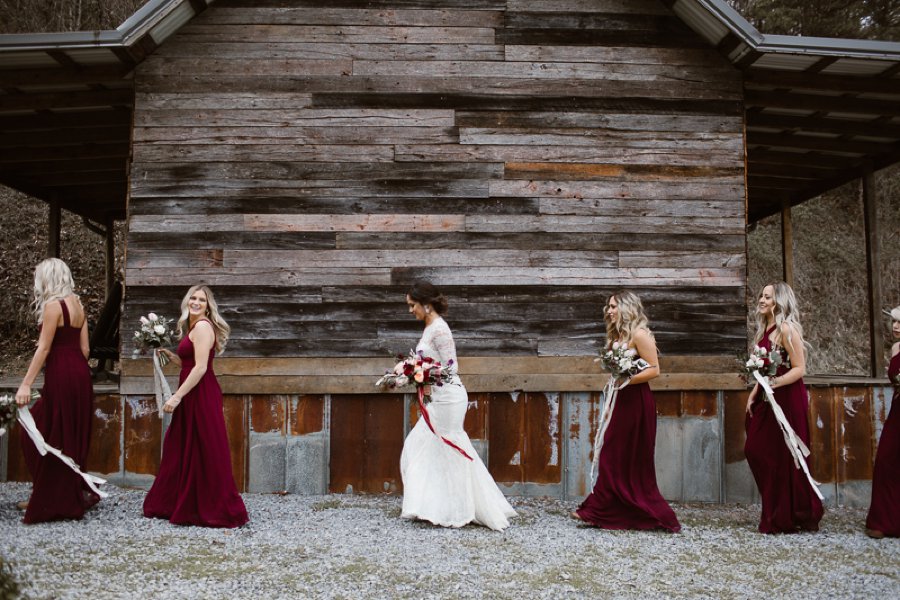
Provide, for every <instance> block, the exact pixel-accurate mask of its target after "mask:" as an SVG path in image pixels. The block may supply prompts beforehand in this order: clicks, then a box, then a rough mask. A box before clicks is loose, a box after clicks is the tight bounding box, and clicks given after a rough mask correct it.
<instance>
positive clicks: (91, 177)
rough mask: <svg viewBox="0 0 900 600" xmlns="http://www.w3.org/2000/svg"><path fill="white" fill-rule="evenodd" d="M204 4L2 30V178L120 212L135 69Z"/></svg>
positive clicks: (161, 4) (78, 207)
mask: <svg viewBox="0 0 900 600" xmlns="http://www.w3.org/2000/svg"><path fill="white" fill-rule="evenodd" d="M211 3H212V0H209V1H208V2H207V1H205V0H151V1H150V2H148V3H147V4H145V5H144V6H143V7H142V8H141V9H140V10H138V11H137V12H136V13H134V15H132V16H131V18H129V19H128V20H127V21H125V22H124V23H123V24H122V25H121V26H119V28H118V29H115V30H112V31H93V32H76V33H43V34H7V35H0V183H3V184H4V185H7V186H9V187H12V188H15V189H18V190H21V191H23V192H25V193H27V194H30V195H32V196H35V197H37V198H40V199H42V200H46V201H48V202H51V201H58V202H59V203H60V205H61V206H62V207H63V208H65V209H67V210H70V211H72V212H74V213H76V214H79V215H81V216H84V217H87V218H89V219H92V220H95V221H98V222H106V221H107V220H109V219H124V218H125V204H126V197H127V189H128V170H129V169H128V165H129V160H130V157H131V129H132V120H133V118H132V117H133V112H134V84H133V78H132V74H133V71H134V67H135V66H136V65H137V64H139V63H140V62H141V61H142V60H143V59H144V58H145V57H146V56H147V55H148V54H150V53H151V52H153V51H154V50H155V49H156V48H157V47H159V45H160V44H162V43H163V42H164V41H165V40H166V38H168V37H169V36H170V35H171V34H172V33H174V32H175V31H177V30H178V28H179V27H181V26H182V25H183V24H185V23H187V22H188V21H190V20H191V19H192V18H193V17H194V15H196V14H197V13H199V12H200V11H202V10H204V9H205V8H206V6H207V4H211Z"/></svg>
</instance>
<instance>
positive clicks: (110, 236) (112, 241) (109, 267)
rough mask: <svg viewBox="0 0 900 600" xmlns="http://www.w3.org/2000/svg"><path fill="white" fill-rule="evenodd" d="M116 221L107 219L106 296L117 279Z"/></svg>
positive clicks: (110, 218)
mask: <svg viewBox="0 0 900 600" xmlns="http://www.w3.org/2000/svg"><path fill="white" fill-rule="evenodd" d="M115 268H116V222H115V221H113V219H112V217H107V219H106V297H107V298H109V294H110V292H111V291H112V288H113V284H114V283H115V281H116V273H115Z"/></svg>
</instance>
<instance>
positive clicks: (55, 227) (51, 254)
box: [47, 199, 62, 258]
mask: <svg viewBox="0 0 900 600" xmlns="http://www.w3.org/2000/svg"><path fill="white" fill-rule="evenodd" d="M47 228H48V231H47V240H48V242H47V258H59V232H60V230H61V229H62V205H61V204H60V203H59V200H55V199H54V200H51V201H50V219H49V220H48V224H47Z"/></svg>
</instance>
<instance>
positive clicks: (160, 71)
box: [141, 56, 354, 80]
mask: <svg viewBox="0 0 900 600" xmlns="http://www.w3.org/2000/svg"><path fill="white" fill-rule="evenodd" d="M353 62H354V61H352V60H349V59H339V60H311V59H297V58H294V57H289V58H277V59H276V58H273V57H269V58H268V59H260V60H254V59H238V58H232V59H219V58H218V57H215V56H207V57H203V58H183V57H180V56H179V57H163V56H154V57H151V58H150V59H148V60H147V61H146V62H144V63H143V64H142V65H141V69H142V74H143V76H144V77H168V76H176V77H178V76H183V75H184V74H185V73H191V77H192V78H194V79H197V78H199V79H203V80H210V79H215V78H217V77H219V76H230V77H240V78H268V77H282V76H291V75H302V76H305V77H309V76H322V75H324V76H337V77H340V76H342V75H349V74H350V73H351V72H352V70H353Z"/></svg>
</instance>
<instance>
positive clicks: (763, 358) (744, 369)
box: [740, 346, 790, 384]
mask: <svg viewBox="0 0 900 600" xmlns="http://www.w3.org/2000/svg"><path fill="white" fill-rule="evenodd" d="M740 361H741V379H743V380H744V383H748V384H749V383H756V377H755V376H754V375H753V373H754V372H757V373H759V374H760V375H761V376H763V377H765V378H766V379H770V378H772V377H775V373H777V372H778V367H780V366H781V365H782V364H783V363H784V361H783V360H782V358H781V352H780V351H779V349H778V348H772V349H771V350H766V349H765V348H762V347H760V346H753V349H752V350H751V351H750V355H749V356H748V357H747V358H741V359H740ZM788 366H790V365H788Z"/></svg>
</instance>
